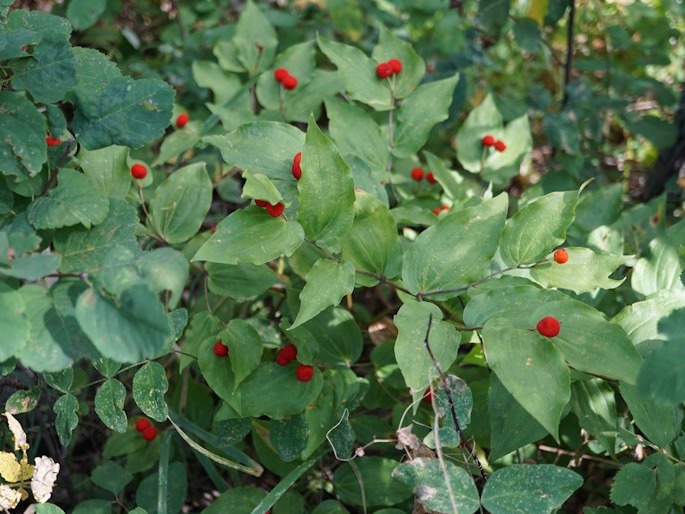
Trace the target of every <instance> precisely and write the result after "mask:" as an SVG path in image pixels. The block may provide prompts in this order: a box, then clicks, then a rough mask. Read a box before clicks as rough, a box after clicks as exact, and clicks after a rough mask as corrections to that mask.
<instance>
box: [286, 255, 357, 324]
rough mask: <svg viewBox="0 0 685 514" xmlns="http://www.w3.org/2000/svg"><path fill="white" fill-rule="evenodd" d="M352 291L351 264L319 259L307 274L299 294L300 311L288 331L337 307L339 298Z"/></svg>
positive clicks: (352, 270)
mask: <svg viewBox="0 0 685 514" xmlns="http://www.w3.org/2000/svg"><path fill="white" fill-rule="evenodd" d="M352 291H354V265H352V263H350V262H335V261H332V260H330V259H327V258H324V259H319V260H318V261H316V263H315V264H314V266H313V267H312V269H311V270H309V273H308V274H307V283H306V284H305V286H304V288H303V289H302V292H301V293H300V310H299V311H298V313H297V317H296V318H295V321H294V322H293V324H292V325H291V327H290V328H289V330H290V329H293V328H295V327H298V326H300V325H301V324H303V323H305V322H307V321H309V320H310V319H312V318H313V317H314V316H316V315H317V314H319V313H320V312H321V311H323V310H324V309H325V308H326V307H330V306H335V305H338V304H339V303H340V300H341V298H342V297H344V296H345V295H348V294H351V293H352Z"/></svg>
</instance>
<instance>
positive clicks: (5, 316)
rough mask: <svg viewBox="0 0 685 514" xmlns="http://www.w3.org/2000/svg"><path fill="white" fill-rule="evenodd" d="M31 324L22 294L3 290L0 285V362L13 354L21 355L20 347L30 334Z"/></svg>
mask: <svg viewBox="0 0 685 514" xmlns="http://www.w3.org/2000/svg"><path fill="white" fill-rule="evenodd" d="M31 330H32V326H31V324H30V322H29V313H28V312H27V310H26V304H25V303H24V299H23V298H22V295H21V294H20V293H19V292H18V291H13V290H4V289H3V288H2V287H1V286H0V333H1V334H2V335H3V336H2V337H3V343H2V344H1V345H0V362H2V361H6V360H7V359H9V358H10V357H12V356H13V355H15V354H18V355H17V356H18V357H21V352H20V351H21V349H22V348H23V347H24V345H25V344H26V343H27V342H28V340H29V337H30V336H31Z"/></svg>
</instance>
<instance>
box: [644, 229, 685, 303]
mask: <svg viewBox="0 0 685 514" xmlns="http://www.w3.org/2000/svg"><path fill="white" fill-rule="evenodd" d="M683 241H685V221H681V222H679V223H676V224H675V225H673V226H671V227H669V228H668V229H667V230H666V231H665V233H663V234H660V235H658V236H657V237H656V238H654V239H652V240H651V241H650V242H649V247H648V249H647V251H646V252H645V255H644V256H643V257H642V258H640V259H639V260H638V261H637V263H636V264H635V269H634V270H633V274H632V277H631V285H632V287H633V289H635V290H636V291H637V292H638V293H641V294H643V295H645V296H648V295H650V294H653V293H656V292H658V291H662V290H664V289H676V288H678V289H683V288H685V287H684V286H683V284H682V283H681V282H680V274H681V273H682V272H683V269H685V258H684V257H683V256H681V254H680V248H682V245H683Z"/></svg>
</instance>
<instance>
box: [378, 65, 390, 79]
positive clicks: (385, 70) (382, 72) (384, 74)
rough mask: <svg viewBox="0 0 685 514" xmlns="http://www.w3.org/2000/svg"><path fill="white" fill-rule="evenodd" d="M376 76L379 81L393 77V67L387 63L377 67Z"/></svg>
mask: <svg viewBox="0 0 685 514" xmlns="http://www.w3.org/2000/svg"><path fill="white" fill-rule="evenodd" d="M376 75H378V78H379V79H387V78H388V77H389V76H390V75H392V67H391V66H390V65H389V64H388V63H387V62H382V63H380V64H379V65H378V66H376Z"/></svg>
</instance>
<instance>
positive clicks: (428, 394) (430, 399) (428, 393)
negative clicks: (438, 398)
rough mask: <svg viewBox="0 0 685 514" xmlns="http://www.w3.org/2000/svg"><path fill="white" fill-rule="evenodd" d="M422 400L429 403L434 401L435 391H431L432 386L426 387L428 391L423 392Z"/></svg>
mask: <svg viewBox="0 0 685 514" xmlns="http://www.w3.org/2000/svg"><path fill="white" fill-rule="evenodd" d="M421 401H422V402H423V403H427V404H428V405H430V404H431V403H433V391H431V388H430V387H429V388H428V389H426V392H424V393H423V398H421Z"/></svg>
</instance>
